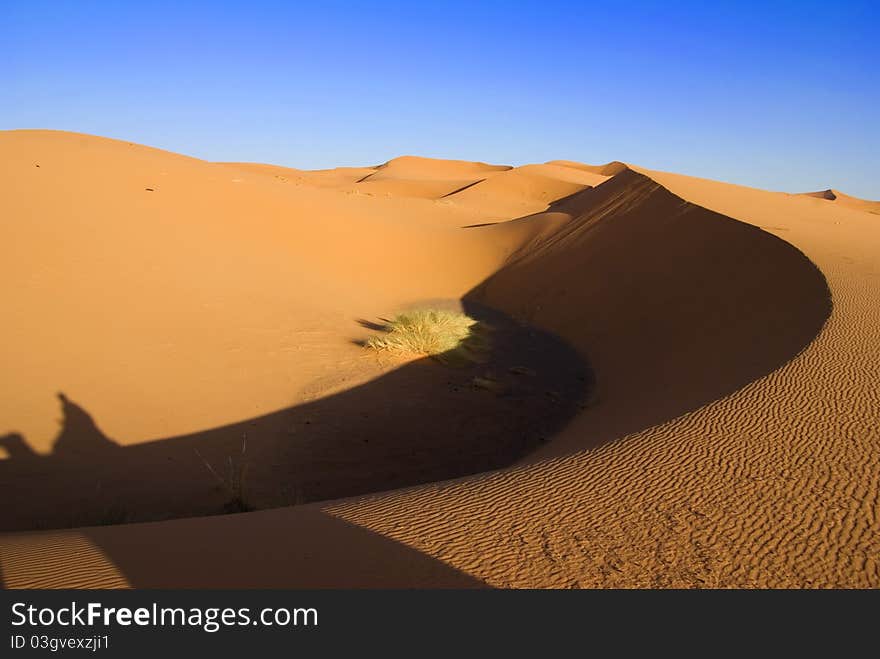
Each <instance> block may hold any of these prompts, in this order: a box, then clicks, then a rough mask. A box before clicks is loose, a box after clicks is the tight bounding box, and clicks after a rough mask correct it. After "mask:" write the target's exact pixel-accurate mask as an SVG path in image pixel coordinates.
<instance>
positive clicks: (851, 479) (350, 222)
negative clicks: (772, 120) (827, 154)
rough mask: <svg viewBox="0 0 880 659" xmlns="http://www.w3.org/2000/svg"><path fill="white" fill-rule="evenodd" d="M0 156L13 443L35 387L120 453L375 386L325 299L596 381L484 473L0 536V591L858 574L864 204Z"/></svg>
mask: <svg viewBox="0 0 880 659" xmlns="http://www.w3.org/2000/svg"><path fill="white" fill-rule="evenodd" d="M37 165H39V167H38V166H37ZM0 168H2V169H0V174H2V176H3V178H4V180H5V181H6V182H7V185H8V187H9V190H10V191H11V194H7V195H4V196H3V198H2V199H0V205H2V216H3V217H4V218H5V219H4V222H3V232H4V240H3V244H4V245H7V246H8V247H7V253H6V254H4V257H5V258H4V260H3V268H4V271H3V276H4V281H6V282H7V285H6V287H5V288H4V296H5V300H4V301H5V306H6V308H7V309H9V310H11V314H10V318H12V319H13V321H12V322H8V323H6V324H5V325H4V327H3V328H2V330H0V332H2V337H3V346H4V347H3V349H4V355H3V359H4V363H5V364H7V365H8V367H7V368H8V371H9V372H10V373H14V374H15V378H14V379H12V380H7V382H6V384H5V386H4V392H3V393H4V395H3V398H2V400H3V402H2V407H0V420H2V423H3V425H4V427H3V428H0V432H3V433H9V434H8V435H6V437H5V438H4V446H5V447H6V449H7V452H9V453H10V454H12V453H15V452H16V451H17V452H19V453H21V452H22V451H25V450H31V451H33V452H36V453H47V452H50V451H51V450H52V449H53V445H54V444H55V443H57V442H58V441H60V438H59V437H58V436H57V425H56V424H55V419H56V418H57V405H58V399H57V398H56V397H55V392H56V391H58V390H62V391H64V392H65V393H66V394H67V395H68V396H70V398H71V399H72V400H75V401H77V402H78V403H79V404H82V405H83V406H84V408H85V409H88V410H89V412H90V413H91V415H92V416H93V417H94V420H95V421H96V423H97V424H98V426H100V429H101V433H102V435H103V436H107V437H111V438H113V439H114V440H115V441H117V442H120V443H125V444H130V445H132V446H139V445H141V443H143V442H145V441H147V440H148V439H150V438H155V437H159V436H162V437H166V436H169V435H172V434H175V433H178V434H179V433H185V432H195V431H200V430H203V429H205V428H214V427H219V426H222V425H223V424H232V423H244V424H247V423H250V422H251V420H255V419H257V418H258V417H259V416H260V415H262V414H269V413H271V412H273V411H275V410H279V409H281V408H286V407H288V406H293V409H298V407H301V406H302V405H303V404H305V403H308V401H310V400H318V401H321V400H330V397H331V396H340V395H342V396H344V394H345V392H346V391H353V388H354V387H355V386H359V387H364V389H363V391H364V392H368V391H375V387H376V386H377V385H376V384H375V383H376V382H378V381H379V380H378V379H377V378H378V377H379V376H380V375H383V376H384V375H386V374H387V371H386V370H383V369H384V368H386V367H384V366H376V365H375V364H373V363H370V364H369V365H367V364H366V362H365V361H364V359H363V353H362V351H360V349H359V348H358V347H357V346H354V345H352V344H351V342H350V341H351V338H352V337H353V336H356V335H357V330H356V329H354V328H353V327H352V323H353V319H357V318H375V317H377V316H379V315H381V314H387V313H389V310H391V309H394V308H397V307H400V306H402V305H405V304H408V303H410V302H413V301H418V300H425V299H430V298H447V299H448V298H463V299H464V300H465V303H466V304H467V303H481V304H485V305H488V306H490V307H492V308H495V309H498V310H499V311H501V312H504V313H506V314H508V315H510V316H512V317H514V318H517V319H520V320H521V321H523V322H525V323H528V324H529V325H531V326H534V327H537V328H541V329H544V330H548V331H550V332H552V333H554V334H555V335H558V336H559V337H561V338H562V339H563V340H565V341H566V342H567V343H568V344H570V345H571V346H573V348H574V349H575V350H576V351H577V352H578V353H579V354H580V356H581V358H582V359H583V360H584V361H585V362H588V363H589V364H590V366H591V368H592V371H593V374H594V377H595V388H594V389H593V390H592V392H591V395H590V398H589V399H588V400H587V401H586V402H585V404H583V405H582V409H581V410H580V411H579V413H578V414H577V415H576V416H575V417H574V418H573V419H571V420H570V422H568V424H567V425H566V426H565V427H564V428H563V429H561V430H560V431H558V432H556V433H554V434H553V436H552V437H550V438H548V439H549V441H547V442H545V443H544V444H543V446H542V447H541V448H540V449H537V450H534V451H532V452H531V453H530V454H529V455H528V456H527V457H525V458H524V459H522V460H520V461H519V462H518V463H517V464H516V465H513V466H511V467H507V468H504V469H500V470H495V471H490V472H486V473H481V474H476V475H472V476H467V477H463V478H458V479H454V480H446V481H441V482H436V483H426V484H423V485H419V486H416V487H411V488H408V489H400V490H394V491H388V492H381V493H376V494H372V495H368V496H362V497H354V498H348V499H340V500H332V501H325V502H318V503H310V504H305V505H296V506H290V507H285V508H280V509H276V510H265V511H261V512H254V513H245V514H240V515H221V516H213V517H204V518H198V519H181V520H172V521H162V522H154V523H148V524H126V525H119V526H106V527H90V528H76V529H70V530H54V531H43V532H38V531H31V532H25V533H8V534H3V535H0V561H2V578H3V581H4V584H5V585H6V586H8V587H59V586H61V587H65V586H66V587H71V586H77V587H125V586H134V587H173V586H189V587H206V586H213V587H223V586H226V587H253V586H263V587H272V586H276V587H278V586H288V587H294V586H300V587H327V586H388V587H399V586H404V587H406V586H426V587H440V586H448V587H462V586H480V585H489V586H502V587H594V586H613V587H633V586H636V587H706V586H719V587H877V586H878V585H880V565H878V556H880V533H878V531H880V528H878V524H877V519H878V510H880V431H878V427H880V425H878V421H880V418H878V412H877V410H878V409H880V398H878V395H877V388H876V382H878V381H880V349H878V346H880V316H878V314H880V311H878V310H880V299H878V297H880V289H878V283H880V279H878V278H880V262H878V254H880V229H878V225H877V222H876V217H875V215H873V214H872V213H869V212H865V209H864V208H856V207H854V205H852V204H850V205H848V204H841V203H839V200H840V197H839V196H837V195H836V199H835V200H834V201H832V202H830V203H829V202H828V201H826V200H825V199H824V198H823V199H815V198H813V197H810V196H800V195H786V194H781V193H771V192H765V191H761V190H756V189H751V188H743V187H739V186H732V185H727V184H721V183H716V182H713V181H707V180H703V179H696V178H692V177H686V176H681V175H675V174H667V173H662V172H654V171H650V170H645V169H642V168H639V167H635V166H627V165H623V164H622V163H609V164H608V165H604V166H599V167H593V166H588V165H580V164H579V163H571V162H568V161H552V162H550V163H547V164H545V165H534V166H526V167H519V168H507V167H498V166H488V165H484V164H482V163H462V162H458V161H431V160H428V159H420V158H410V157H407V158H401V159H396V160H392V161H390V162H389V163H387V164H386V165H385V166H383V167H379V168H365V170H364V171H367V170H369V171H368V173H367V174H366V175H365V177H361V178H360V179H356V175H357V174H359V173H361V172H354V171H351V172H344V173H343V172H338V173H335V174H320V175H318V178H321V177H323V180H322V182H321V183H316V182H315V180H310V178H309V177H310V176H312V173H309V172H300V171H299V170H286V169H284V168H272V167H269V166H252V165H237V164H222V165H221V164H213V163H205V162H202V161H198V160H195V159H191V158H185V157H183V156H177V155H175V154H170V153H166V152H162V151H158V150H155V149H149V148H147V147H140V146H135V145H128V144H127V143H123V142H116V141H112V140H105V139H101V138H95V137H90V136H83V135H74V134H69V133H56V132H44V131H16V132H7V133H0ZM331 171H333V170H331ZM285 172H286V173H285ZM369 172H372V173H369ZM279 177H281V178H279ZM282 179H283V180H282ZM355 179H356V180H355ZM364 179H365V180H364ZM357 181H360V182H357ZM462 181H470V183H469V184H468V185H469V187H466V188H464V189H460V190H459V191H457V192H456V191H453V190H450V192H453V194H451V195H450V196H449V197H446V198H445V199H440V200H438V199H436V198H434V197H433V195H435V194H437V193H440V192H442V191H443V190H444V189H445V188H446V187H447V186H448V185H451V184H452V183H460V182H462ZM368 182H371V183H372V184H375V185H376V186H377V187H376V188H375V190H376V191H377V192H378V191H379V190H382V194H376V195H368V194H356V193H355V192H354V190H357V189H360V188H361V186H365V185H366V184H367V183H368ZM413 182H417V183H418V182H422V183H424V185H423V187H420V185H421V183H418V184H416V183H413ZM378 186H386V187H385V188H381V187H378ZM147 188H149V190H147ZM444 194H449V193H448V192H447V193H444ZM864 203H871V202H864ZM520 208H523V209H524V210H523V211H522V212H520V211H519V210H517V209H520ZM493 222H494V223H493ZM480 224H482V225H484V226H476V225H480ZM462 227H469V228H462ZM393 368H396V369H405V367H404V365H402V364H398V365H394V366H393ZM404 372H405V371H404ZM371 383H372V384H371ZM371 387H372V388H373V389H371ZM411 390H412V388H411ZM358 397H359V398H360V394H358ZM412 412H413V413H416V414H417V413H418V412H419V409H418V408H415V409H413V410H412ZM13 437H17V438H18V439H16V440H13V439H12V438H13ZM62 437H63V434H62ZM15 459H16V458H15V456H14V455H13V456H12V457H11V458H10V461H11V464H14V462H13V461H14V460H15ZM170 471H172V470H170ZM19 473H22V472H19ZM7 487H8V483H7ZM39 491H40V490H39V488H34V489H33V490H32V492H35V494H31V495H30V496H39ZM218 538H222V542H218ZM156 547H161V548H162V549H161V552H156V551H155V550H154V549H153V548H156Z"/></svg>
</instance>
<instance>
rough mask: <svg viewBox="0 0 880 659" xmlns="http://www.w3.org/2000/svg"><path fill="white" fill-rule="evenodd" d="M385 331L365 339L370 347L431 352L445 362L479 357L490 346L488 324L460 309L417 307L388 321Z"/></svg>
mask: <svg viewBox="0 0 880 659" xmlns="http://www.w3.org/2000/svg"><path fill="white" fill-rule="evenodd" d="M382 329H383V330H384V333H383V334H376V335H374V336H371V337H370V338H369V339H367V340H366V342H365V343H364V345H365V346H366V347H367V348H371V349H373V350H380V351H390V352H398V353H408V354H416V355H428V356H431V357H435V358H437V359H439V360H440V361H444V362H450V363H452V362H459V361H478V357H479V354H480V353H482V352H485V350H487V349H488V341H487V338H486V330H487V328H486V327H485V326H483V325H481V324H480V323H479V322H477V321H476V320H474V319H473V318H471V317H470V316H466V315H465V314H463V313H460V312H457V311H444V310H438V309H417V310H415V311H406V312H404V313H401V314H398V315H397V316H395V317H394V318H393V319H392V320H389V321H387V322H386V323H385V325H384V327H383V328H382Z"/></svg>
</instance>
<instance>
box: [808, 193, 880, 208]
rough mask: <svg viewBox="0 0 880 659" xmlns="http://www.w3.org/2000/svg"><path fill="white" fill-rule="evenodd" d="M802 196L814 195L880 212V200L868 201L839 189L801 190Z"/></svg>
mask: <svg viewBox="0 0 880 659" xmlns="http://www.w3.org/2000/svg"><path fill="white" fill-rule="evenodd" d="M801 195H802V196H804V197H815V198H817V199H824V200H826V201H833V202H835V204H836V205H838V206H847V207H849V208H856V209H859V210H864V211H868V212H869V213H880V201H869V200H867V199H859V198H858V197H852V196H850V195H847V194H844V193H842V192H841V191H840V190H833V189H831V188H829V189H828V190H820V191H818V192H803V193H801Z"/></svg>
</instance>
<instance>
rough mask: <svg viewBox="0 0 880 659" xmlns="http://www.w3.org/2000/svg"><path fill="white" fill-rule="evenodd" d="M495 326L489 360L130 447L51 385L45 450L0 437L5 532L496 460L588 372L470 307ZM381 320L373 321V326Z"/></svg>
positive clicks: (177, 511)
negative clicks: (55, 401)
mask: <svg viewBox="0 0 880 659" xmlns="http://www.w3.org/2000/svg"><path fill="white" fill-rule="evenodd" d="M465 307H466V311H467V313H469V314H470V315H471V316H473V317H475V318H478V320H480V321H481V322H483V323H486V324H488V325H489V326H490V327H491V328H492V350H491V353H490V356H489V358H488V361H487V362H486V363H479V364H476V363H475V364H470V365H466V366H463V367H458V368H450V367H447V366H444V365H442V364H440V363H438V362H436V361H434V360H431V359H422V360H417V361H413V362H408V363H405V364H404V365H402V366H399V367H398V368H396V369H394V370H390V371H387V372H384V373H383V374H382V375H381V376H380V377H378V378H376V379H374V380H371V381H369V382H366V383H365V384H362V385H360V386H357V387H354V388H352V389H349V390H346V391H343V392H340V393H336V394H333V395H330V396H328V397H326V398H322V399H318V400H315V401H312V402H308V403H304V404H301V405H297V406H294V407H290V408H287V409H282V410H279V411H277V412H273V413H271V414H267V415H265V416H261V417H257V418H253V419H248V420H246V421H241V422H239V423H233V424H230V425H226V426H222V427H218V428H212V429H207V430H204V431H201V432H196V433H192V434H188V435H182V436H176V437H168V438H163V439H157V440H154V441H148V442H143V443H138V444H131V445H124V442H117V441H114V439H112V438H110V437H107V435H106V434H105V433H104V432H103V431H102V430H101V428H100V425H99V424H100V420H99V419H97V420H96V419H94V418H93V417H92V415H91V414H90V412H89V411H88V410H86V409H85V408H84V407H82V406H81V405H80V404H78V403H76V402H74V401H73V400H71V399H70V398H68V397H67V396H66V395H65V394H64V393H60V394H58V397H59V402H60V405H61V410H62V421H61V429H60V432H59V434H58V436H57V439H56V440H55V442H54V444H53V447H52V451H51V453H50V454H49V455H47V456H43V455H39V454H37V453H35V452H33V451H32V450H31V449H30V447H29V446H28V444H27V442H26V440H25V438H23V437H22V436H21V435H17V434H10V435H6V436H5V437H2V438H0V446H2V447H3V448H4V449H5V450H6V453H7V456H8V457H7V459H5V460H2V461H0V486H2V489H3V491H4V492H5V493H6V497H7V500H8V501H9V500H12V501H15V505H14V506H5V507H3V509H2V511H0V530H2V531H10V530H26V529H51V528H65V527H77V526H101V525H110V524H118V523H122V522H135V521H152V520H161V519H173V518H179V517H192V516H202V515H213V514H218V513H224V512H239V511H243V510H257V509H264V508H272V507H279V506H288V505H294V504H300V503H305V502H311V501H322V500H326V499H335V498H340V497H346V496H352V495H359V494H365V493H370V492H377V491H382V490H388V489H394V488H399V487H405V486H409V485H415V484H419V483H425V482H430V481H437V480H444V479H449V478H455V477H459V476H464V475H467V474H472V473H476V472H480V471H486V470H491V469H497V468H500V467H503V466H506V465H509V464H511V463H512V462H514V461H516V460H517V459H519V458H521V457H523V456H524V455H525V454H527V453H528V452H529V451H530V450H532V449H534V448H535V447H537V446H540V445H541V444H542V442H544V441H546V440H547V439H548V438H549V437H550V435H552V434H553V433H555V432H557V431H558V430H559V429H560V428H561V427H562V426H563V425H564V424H565V423H566V422H567V420H568V419H569V418H571V417H572V416H573V415H574V414H575V413H576V411H577V410H578V409H579V406H580V404H581V401H583V400H584V399H585V395H586V393H587V389H588V387H589V385H590V380H591V376H590V372H589V369H588V367H587V366H586V364H584V363H583V362H582V361H581V359H580V358H579V357H578V355H577V353H575V351H574V350H573V349H571V348H570V347H568V346H567V345H566V344H564V343H562V342H561V341H559V340H558V339H556V338H555V337H553V336H551V335H549V334H547V333H544V332H540V331H538V330H535V329H534V328H530V327H527V326H523V325H521V324H518V323H516V322H515V321H513V320H512V319H510V318H508V317H506V316H504V315H503V314H500V313H498V312H495V311H492V310H489V309H486V308H484V307H478V306H477V305H475V304H472V303H465ZM375 326H380V325H379V324H378V323H377V324H376V325H375Z"/></svg>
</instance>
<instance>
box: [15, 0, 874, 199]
mask: <svg viewBox="0 0 880 659" xmlns="http://www.w3.org/2000/svg"><path fill="white" fill-rule="evenodd" d="M6 128H57V129H63V130H72V131H80V132H85V133H93V134H97V135H105V136H109V137H116V138H120V139H125V140H129V141H134V142H140V143H144V144H149V145H151V146H158V147H161V148H165V149H169V150H171V151H176V152H180V153H185V154H188V155H193V156H197V157H200V158H206V159H210V160H249V161H261V162H270V163H275V164H282V165H289V166H295V167H304V168H320V167H332V166H337V165H362V164H378V163H381V162H384V161H386V160H388V159H389V158H392V157H394V156H398V155H403V154H415V155H424V156H433V157H444V158H462V159H469V160H484V161H490V162H498V163H506V164H514V165H516V164H523V163H527V162H543V161H546V160H551V159H557V158H566V159H572V160H579V161H583V162H589V163H601V162H606V161H609V160H625V161H629V162H633V163H636V164H639V165H644V166H646V167H652V168H655V169H664V170H669V171H678V172H682V173H686V174H692V175H697V176H704V177H707V178H715V179H720V180H725V181H732V182H736V183H742V184H746V185H755V186H758V187H764V188H769V189H775V190H786V191H804V190H815V189H824V188H827V187H835V188H839V189H841V190H843V191H844V192H848V193H850V194H854V195H857V196H861V197H867V198H871V199H880V2H878V1H877V0H869V1H866V2H847V1H845V0H844V1H842V2H811V1H810V0H801V1H798V2H772V1H771V0H767V1H765V2H750V1H739V2H709V1H705V0H691V1H684V2H675V1H674V0H667V1H666V2H641V1H639V0H629V1H626V2H618V1H615V0H604V1H603V2H596V3H593V2H588V1H586V0H581V1H577V2H554V1H552V0H544V1H543V2H515V1H514V0H510V1H508V2H478V1H477V0H473V1H472V2H440V1H437V2H423V1H421V0H411V1H410V2H382V1H381V0H370V1H369V2H365V1H363V0H360V1H358V2H332V1H331V2H302V3H300V2H294V1H286V2H268V1H261V0H250V1H247V2H246V1H242V2H235V3H232V2H226V3H224V2H221V1H220V0H216V1H214V2H187V1H186V0H177V1H175V2H146V1H145V2H121V1H120V2H89V1H87V0H78V1H64V2H61V1H59V2H43V1H41V0H0V129H6Z"/></svg>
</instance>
